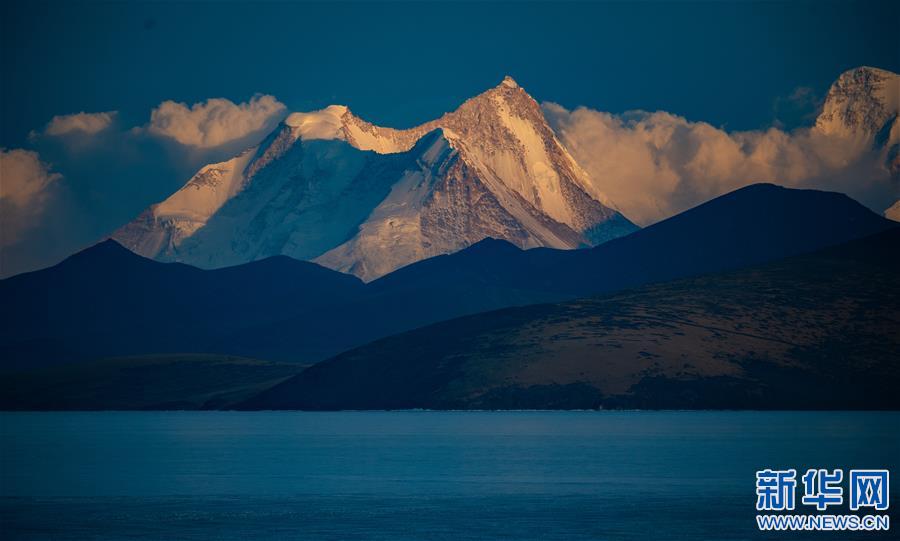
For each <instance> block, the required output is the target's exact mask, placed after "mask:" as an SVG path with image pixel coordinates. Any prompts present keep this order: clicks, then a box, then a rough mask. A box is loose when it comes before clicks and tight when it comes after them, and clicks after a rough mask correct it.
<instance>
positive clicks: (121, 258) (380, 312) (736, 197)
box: [0, 184, 896, 368]
mask: <svg viewBox="0 0 900 541" xmlns="http://www.w3.org/2000/svg"><path fill="white" fill-rule="evenodd" d="M895 225H896V223H895V222H892V221H890V220H887V219H885V218H882V217H880V216H878V215H877V214H875V213H873V212H871V211H870V210H868V209H866V208H865V207H863V206H862V205H860V204H858V203H856V202H855V201H853V200H852V199H850V198H848V197H847V196H845V195H842V194H836V193H830V192H819V191H814V190H792V189H787V188H781V187H778V186H774V185H770V184H760V185H753V186H750V187H747V188H743V189H740V190H738V191H736V192H732V193H730V194H727V195H725V196H722V197H719V198H717V199H715V200H713V201H710V202H708V203H706V204H703V205H700V206H699V207H696V208H694V209H691V210H689V211H686V212H684V213H682V214H680V215H677V216H675V217H673V218H670V219H669V220H665V221H663V222H660V223H658V224H655V225H653V226H650V227H647V228H645V229H642V230H640V231H637V232H634V233H632V234H630V235H628V236H625V237H622V238H618V239H615V240H612V241H609V242H606V243H603V244H601V245H599V246H597V247H595V248H591V249H582V250H555V249H548V248H538V249H531V250H521V249H519V248H517V247H516V246H514V245H512V244H510V243H508V242H506V241H499V240H485V241H481V242H479V243H477V244H475V245H473V246H471V247H469V248H467V249H464V250H462V251H460V252H457V253H454V254H451V255H443V256H437V257H434V258H431V259H427V260H424V261H420V262H418V263H415V264H412V265H409V266H407V267H404V268H402V269H399V270H397V271H395V272H393V273H391V274H389V275H387V276H384V277H382V278H381V279H379V280H375V281H373V282H370V283H368V284H366V283H363V282H362V281H361V280H359V279H358V278H356V277H354V276H351V275H347V274H343V273H340V272H337V271H333V270H330V269H327V268H324V267H322V266H320V265H317V264H315V263H310V262H304V261H297V260H294V259H291V258H288V257H285V256H276V257H271V258H266V259H263V260H260V261H255V262H251V263H246V264H243V265H238V266H234V267H228V268H222V269H212V270H202V269H198V268H195V267H191V266H188V265H185V264H181V263H161V262H157V261H153V260H150V259H147V258H144V257H141V256H139V255H137V254H134V253H132V252H130V251H129V250H126V249H125V248H123V247H122V246H120V245H119V244H117V243H116V242H115V241H112V240H108V241H104V242H102V243H100V244H98V245H96V246H94V247H92V248H89V249H87V250H85V251H83V252H80V253H78V254H76V255H74V256H72V257H70V258H69V259H67V260H65V261H63V262H62V263H60V264H59V265H57V266H55V267H51V268H49V269H44V270H41V271H36V272H32V273H26V274H22V275H18V276H15V277H12V278H9V279H6V280H3V281H0V298H2V299H3V300H4V305H5V306H6V310H4V311H3V313H2V325H0V354H2V358H3V359H4V365H5V366H6V367H7V368H8V367H11V366H17V367H26V366H37V365H47V364H55V363H60V362H70V361H78V360H91V359H97V358H100V357H111V356H123V355H146V354H164V353H213V354H225V355H239V356H244V357H253V358H257V359H266V360H276V361H291V362H300V363H311V362H315V361H319V360H322V359H325V358H327V357H330V356H332V355H335V354H337V353H340V352H342V351H345V350H346V349H349V348H352V347H356V346H360V345H362V344H365V343H366V342H369V341H372V340H375V339H378V338H381V337H385V336H389V335H391V334H395V333H398V332H403V331H406V330H410V329H414V328H417V327H421V326H423V325H428V324H430V323H434V322H437V321H442V320H445V319H449V318H453V317H458V316H462V315H467V314H474V313H477V312H483V311H486V310H493V309H498V308H504V307H508V306H517V305H525V304H534V303H538V302H551V301H559V300H565V299H573V298H577V297H584V296H588V295H596V294H600V293H606V292H611V291H616V290H620V289H623V288H627V287H635V286H639V285H643V284H646V283H651V282H658V281H663V280H671V279H675V278H680V277H685V276H691V275H697V274H701V273H709V272H717V271H722V270H727V269H735V268H740V267H743V266H747V265H753V264H758V263H763V262H767V261H772V260H775V259H779V258H783V257H787V256H791V255H797V254H801V253H805V252H809V251H813V250H816V249H820V248H823V247H826V246H829V245H834V244H838V243H841V242H845V241H848V240H852V239H856V238H861V237H864V236H867V235H870V234H874V233H877V232H880V231H883V230H885V229H888V228H891V227H893V226H895Z"/></svg>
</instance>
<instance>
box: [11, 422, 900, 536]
mask: <svg viewBox="0 0 900 541" xmlns="http://www.w3.org/2000/svg"><path fill="white" fill-rule="evenodd" d="M0 421H2V476H0V481H2V484H0V497H2V500H0V519H2V533H3V537H4V538H8V539H309V540H331V539H335V540H337V539H351V538H353V539H384V540H395V541H399V540H414V539H446V540H464V539H549V540H554V539H591V540H598V539H685V540H688V539H690V540H694V539H723V540H725V539H729V540H743V539H797V538H803V539H806V538H810V539H814V538H819V537H823V535H824V534H818V536H816V535H813V536H798V535H793V536H792V534H768V535H763V534H761V533H759V532H757V531H756V525H755V522H754V519H753V516H754V515H755V510H754V504H755V493H754V473H755V471H756V470H757V469H761V468H765V467H772V468H789V467H793V468H796V469H798V470H800V469H804V470H805V468H807V467H828V468H845V469H848V470H849V469H850V468H852V467H857V468H865V467H873V468H874V467H879V468H881V467H888V468H891V469H892V470H893V471H895V472H896V471H900V435H898V430H897V428H898V427H900V413H887V412H876V413H865V412H858V413H857V412H771V413H770V412H766V413H763V412H341V413H303V412H253V413H237V412H100V413H4V414H0ZM892 488H893V490H892V491H891V492H892V500H893V501H894V502H900V499H898V498H900V496H898V495H897V488H896V484H895V486H894V487H892ZM892 518H894V517H892ZM837 535H839V536H840V538H841V539H847V538H852V537H853V536H848V535H844V534H837ZM831 538H832V539H837V538H836V537H834V536H831ZM858 538H861V539H881V538H886V536H884V535H878V534H872V533H866V534H862V535H859V536H858Z"/></svg>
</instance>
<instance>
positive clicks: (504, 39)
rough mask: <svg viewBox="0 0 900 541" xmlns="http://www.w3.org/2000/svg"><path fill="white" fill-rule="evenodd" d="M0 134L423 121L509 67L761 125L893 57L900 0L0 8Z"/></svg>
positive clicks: (564, 97)
mask: <svg viewBox="0 0 900 541" xmlns="http://www.w3.org/2000/svg"><path fill="white" fill-rule="evenodd" d="M3 10H4V15H3V32H2V34H3V37H2V43H3V72H4V80H5V81H6V82H5V83H4V84H3V96H2V110H0V111H2V114H0V117H2V118H3V122H2V136H0V144H2V145H3V146H5V147H13V146H19V145H21V144H23V143H24V142H25V139H26V137H27V134H28V132H29V131H30V130H32V129H35V128H37V127H39V126H41V125H43V124H44V123H46V122H47V121H48V120H49V119H50V118H51V117H52V116H53V115H58V114H65V113H74V112H78V111H105V110H118V111H120V114H121V115H122V119H123V121H124V122H128V121H131V122H134V123H140V122H144V121H145V120H146V116H147V114H148V112H149V111H150V109H151V108H153V107H155V106H156V105H158V104H159V103H160V102H161V101H163V100H169V99H171V100H176V101H183V102H187V103H194V102H197V101H201V100H204V99H206V98H210V97H226V98H230V99H231V100H233V101H235V102H240V101H245V100H246V99H247V98H248V97H249V96H251V95H252V94H254V93H257V92H262V93H269V94H273V95H275V96H276V97H278V99H279V100H281V101H282V102H283V103H285V104H286V105H287V106H288V107H289V108H291V109H294V110H307V109H312V108H317V107H321V106H324V105H327V104H329V103H333V102H338V103H345V104H347V105H349V106H350V107H351V108H352V109H353V110H354V111H355V112H356V113H357V114H359V115H361V116H363V117H365V118H367V119H370V120H372V121H373V122H376V123H381V124H386V125H393V126H398V127H403V126H410V125H413V124H415V123H418V122H422V121H425V120H428V119H430V118H432V117H434V116H436V115H438V114H440V113H441V112H443V111H446V110H448V109H452V108H454V107H455V106H456V105H457V104H458V103H460V102H461V101H462V100H464V99H465V98H467V97H469V96H471V95H473V94H475V93H477V92H479V91H481V90H483V89H485V88H486V87H489V86H493V85H495V84H497V82H499V80H500V79H501V78H502V76H503V75H504V74H507V73H508V74H511V75H512V76H514V77H515V78H516V79H517V80H518V81H519V82H520V84H522V85H523V86H524V87H525V88H526V89H528V91H529V92H530V93H531V94H532V95H534V96H535V97H536V98H537V99H539V100H550V101H555V102H558V103H561V104H563V105H565V106H567V107H574V106H577V105H585V106H589V107H592V108H596V109H600V110H604V111H611V112H621V111H625V110H629V109H638V108H639V109H646V110H656V109H661V110H666V111H670V112H673V113H676V114H680V115H683V116H685V117H687V118H692V119H704V120H706V121H708V122H710V123H712V124H713V125H716V126H725V127H728V128H729V129H749V128H758V127H761V126H764V125H766V124H768V123H770V122H771V120H772V115H773V102H774V100H775V99H776V98H778V97H779V96H786V95H789V94H790V93H791V92H792V91H793V89H795V88H796V87H799V86H805V87H811V88H813V89H815V90H817V91H819V92H824V91H825V90H826V89H827V87H828V85H829V84H830V83H831V82H832V81H833V80H834V78H835V77H836V76H837V75H838V74H839V73H841V72H842V71H844V70H846V69H848V68H851V67H855V66H859V65H873V66H877V67H881V68H885V69H889V70H892V71H895V72H896V71H898V69H900V52H898V51H900V48H898V46H897V42H896V39H897V35H896V28H897V24H898V21H900V5H898V4H897V3H896V2H884V3H879V2H839V3H829V2H792V3H788V4H780V3H757V2H705V3H688V4H685V3H678V2H662V3H654V2H637V3H630V2H616V3H556V4H543V3H528V2H518V3H512V4H495V3H487V2H471V3H453V4H446V3H440V2H424V3H414V4H407V3H393V4H381V3H375V2H366V3H362V4H355V3H335V2H330V3H324V4H298V3H288V2H274V3H262V4H249V3H244V2H227V3H225V4H222V3H212V2H188V3H171V2H141V3H130V2H114V3H105V4H97V3H93V4H92V3H88V4H81V3H78V2H66V3H59V4H51V5H49V6H47V5H43V4H41V3H39V2H7V3H5V7H4V8H3Z"/></svg>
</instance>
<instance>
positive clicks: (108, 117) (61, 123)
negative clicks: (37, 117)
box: [44, 111, 117, 136]
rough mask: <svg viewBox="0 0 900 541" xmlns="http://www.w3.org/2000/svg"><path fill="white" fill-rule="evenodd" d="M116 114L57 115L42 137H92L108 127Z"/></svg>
mask: <svg viewBox="0 0 900 541" xmlns="http://www.w3.org/2000/svg"><path fill="white" fill-rule="evenodd" d="M116 114H117V112H116V111H105V112H102V113H85V112H84V111H82V112H80V113H76V114H74V115H57V116H54V117H53V119H52V120H50V122H49V123H48V124H47V127H46V128H44V135H51V136H60V135H68V134H71V133H76V132H80V133H84V134H87V135H93V134H95V133H97V132H100V131H103V130H105V129H106V128H108V127H110V125H112V123H113V120H114V119H115V117H116Z"/></svg>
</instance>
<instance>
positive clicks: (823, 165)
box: [544, 103, 896, 225]
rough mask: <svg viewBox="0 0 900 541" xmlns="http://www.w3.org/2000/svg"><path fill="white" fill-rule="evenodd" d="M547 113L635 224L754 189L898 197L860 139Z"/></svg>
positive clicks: (663, 117)
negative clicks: (759, 185) (768, 186)
mask: <svg viewBox="0 0 900 541" xmlns="http://www.w3.org/2000/svg"><path fill="white" fill-rule="evenodd" d="M544 110H545V113H546V114H547V118H548V120H549V121H550V123H551V125H552V126H553V128H554V130H555V131H556V132H557V134H558V135H559V137H560V140H561V141H562V142H563V144H564V145H565V146H566V147H567V148H568V149H569V151H570V152H571V153H572V154H573V156H574V158H575V159H576V160H577V161H578V162H579V163H580V164H581V165H582V166H584V167H585V169H587V171H588V172H589V173H590V174H591V176H592V177H593V180H594V182H595V183H596V184H597V187H598V188H599V189H600V190H601V191H602V192H604V194H605V195H606V196H607V197H609V199H610V200H611V201H612V202H613V203H614V204H615V205H616V206H617V207H618V208H619V210H621V211H622V212H623V213H624V214H625V215H626V216H627V217H629V218H630V219H632V220H633V221H635V222H637V223H638V224H640V225H649V224H651V223H654V222H656V221H659V220H661V219H664V218H667V217H669V216H672V215H674V214H677V213H679V212H681V211H684V210H687V209H688V208H690V207H692V206H695V205H697V204H700V203H702V202H704V201H707V200H709V199H710V198H713V197H716V196H718V195H721V194H723V193H726V192H729V191H732V190H734V189H737V188H739V187H741V186H744V185H747V184H752V183H756V182H773V183H776V184H781V185H786V186H796V187H814V188H821V189H828V190H836V191H842V192H845V193H848V194H850V195H851V196H852V197H855V198H857V199H859V200H862V201H864V202H866V201H868V202H869V204H873V205H876V204H878V201H884V199H885V198H886V197H890V195H891V194H892V193H893V197H892V198H891V199H890V200H891V201H893V200H894V199H896V183H892V181H891V174H890V172H889V171H888V169H887V168H886V167H885V166H884V163H885V161H886V160H885V155H884V152H875V151H872V150H871V148H872V142H871V141H870V140H867V139H864V138H855V139H847V138H843V137H841V136H839V135H828V134H825V133H822V132H821V131H819V130H817V129H816V128H804V129H797V130H794V131H791V132H785V131H782V130H780V129H776V128H770V129H768V130H766V131H744V132H731V133H728V132H725V131H723V130H721V129H718V128H715V127H713V126H711V125H710V124H707V123H705V122H691V121H688V120H686V119H685V118H683V117H680V116H677V115H672V114H670V113H666V112H655V113H647V112H643V111H637V112H630V113H626V114H623V115H613V114H610V113H604V112H600V111H594V110H592V109H587V108H584V107H581V108H578V109H575V110H574V111H569V110H567V109H565V108H563V107H561V106H559V105H556V104H554V103H546V104H544ZM885 204H887V203H885ZM877 208H878V209H879V210H880V209H883V208H884V206H880V207H877Z"/></svg>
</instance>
